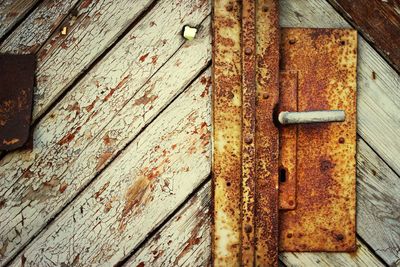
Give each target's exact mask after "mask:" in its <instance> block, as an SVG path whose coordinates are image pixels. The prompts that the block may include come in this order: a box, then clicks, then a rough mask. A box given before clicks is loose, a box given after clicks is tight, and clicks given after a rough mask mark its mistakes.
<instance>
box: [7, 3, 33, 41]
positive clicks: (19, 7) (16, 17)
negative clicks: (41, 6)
mask: <svg viewBox="0 0 400 267" xmlns="http://www.w3.org/2000/svg"><path fill="white" fill-rule="evenodd" d="M38 1H39V0H2V1H1V2H0V38H2V37H3V36H4V34H5V33H7V32H8V31H9V30H10V29H11V28H12V27H13V26H14V25H15V24H16V23H18V22H19V21H21V19H23V17H24V15H25V14H26V13H27V12H28V11H29V10H30V9H31V8H32V7H33V6H34V5H35V4H36V3H37V2H38Z"/></svg>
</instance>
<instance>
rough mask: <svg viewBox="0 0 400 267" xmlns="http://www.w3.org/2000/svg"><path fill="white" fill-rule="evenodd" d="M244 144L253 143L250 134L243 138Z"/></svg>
mask: <svg viewBox="0 0 400 267" xmlns="http://www.w3.org/2000/svg"><path fill="white" fill-rule="evenodd" d="M244 142H245V143H246V144H251V143H252V142H253V136H252V135H250V134H248V135H246V136H245V137H244Z"/></svg>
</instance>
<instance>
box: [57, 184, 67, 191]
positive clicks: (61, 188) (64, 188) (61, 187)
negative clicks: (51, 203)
mask: <svg viewBox="0 0 400 267" xmlns="http://www.w3.org/2000/svg"><path fill="white" fill-rule="evenodd" d="M67 187H68V184H67V183H65V182H63V183H62V184H61V185H60V188H59V189H58V191H60V193H64V191H65V190H66V189H67Z"/></svg>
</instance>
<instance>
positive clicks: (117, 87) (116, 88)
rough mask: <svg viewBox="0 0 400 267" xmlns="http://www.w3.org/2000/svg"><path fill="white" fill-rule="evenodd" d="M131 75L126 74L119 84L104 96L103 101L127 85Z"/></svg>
mask: <svg viewBox="0 0 400 267" xmlns="http://www.w3.org/2000/svg"><path fill="white" fill-rule="evenodd" d="M129 76H130V75H126V76H125V77H124V78H123V79H122V80H121V81H120V82H119V83H118V84H117V86H115V87H114V88H113V89H111V90H110V92H109V93H108V94H107V95H106V96H105V97H104V99H103V101H107V100H108V99H109V98H110V97H111V96H112V95H113V94H114V92H115V91H116V90H118V89H121V87H122V86H124V85H125V83H126V82H127V81H128V79H129Z"/></svg>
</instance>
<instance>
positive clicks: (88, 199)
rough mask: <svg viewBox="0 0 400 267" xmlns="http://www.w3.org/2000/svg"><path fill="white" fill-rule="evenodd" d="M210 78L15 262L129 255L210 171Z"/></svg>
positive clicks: (93, 260)
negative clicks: (200, 175)
mask: <svg viewBox="0 0 400 267" xmlns="http://www.w3.org/2000/svg"><path fill="white" fill-rule="evenodd" d="M207 81H210V73H209V72H206V73H205V74H203V75H202V76H201V77H199V78H197V79H196V81H195V82H194V83H193V84H192V85H191V86H190V87H189V89H188V90H187V91H185V92H184V93H183V94H182V95H181V96H179V97H178V99H176V100H175V101H174V102H173V103H172V104H171V106H169V107H168V108H167V109H166V110H165V111H164V112H163V113H162V114H161V115H160V116H159V117H158V118H157V119H156V120H155V121H154V122H153V123H152V124H151V125H150V126H148V127H147V128H146V129H145V130H144V131H143V132H142V133H141V134H140V135H139V136H138V137H137V138H136V139H135V140H134V141H133V142H132V143H131V144H129V146H128V147H127V148H125V150H124V152H123V153H122V154H121V155H120V156H119V157H118V158H117V159H116V160H114V161H113V162H112V163H111V165H110V166H109V167H108V168H107V169H106V170H105V171H104V172H103V173H102V174H101V175H100V176H99V177H98V178H97V179H96V180H95V181H94V183H93V184H92V185H91V186H90V187H89V188H87V190H85V191H84V192H82V193H81V194H80V195H79V197H78V198H77V199H75V200H74V201H73V202H72V203H71V204H70V205H69V206H68V207H67V208H66V209H65V210H64V211H63V212H62V214H61V215H60V216H58V217H57V219H56V220H55V221H54V222H53V223H52V224H51V225H50V226H49V228H47V229H46V231H45V232H43V233H42V234H41V235H39V236H38V238H36V239H35V241H34V242H32V243H30V245H29V246H28V247H27V248H26V249H25V250H24V251H23V252H22V253H21V254H20V256H19V257H18V258H17V259H16V260H15V261H14V263H13V264H12V265H14V266H16V265H18V264H20V263H21V262H22V261H25V263H26V264H29V265H36V266H44V265H47V264H51V262H57V263H59V264H60V263H65V264H67V265H70V264H73V263H74V262H75V264H79V265H82V266H86V265H93V264H94V265H95V264H105V263H107V264H110V265H111V264H115V263H117V262H118V261H120V260H121V259H123V258H124V257H126V256H127V255H129V252H130V251H131V250H132V249H134V248H135V246H137V245H138V244H139V243H140V242H141V241H142V240H143V239H144V238H145V237H146V235H147V233H148V232H149V231H151V229H153V228H154V227H155V226H157V224H159V223H160V221H162V220H163V219H164V218H165V217H166V216H167V215H168V214H169V213H171V212H172V211H173V210H174V209H175V208H176V207H177V206H178V205H179V204H180V203H182V202H183V201H184V200H185V198H186V197H187V195H188V194H190V193H191V192H192V191H193V189H194V188H196V187H197V186H198V185H199V184H200V183H201V182H202V180H204V179H205V178H207V177H208V174H209V170H210V163H211V162H210V158H211V155H210V143H209V140H210V131H209V127H210V124H211V121H210V98H209V87H210V84H209V83H207ZM124 117H125V116H124ZM124 117H123V118H124ZM125 118H126V117H125ZM165 121H168V122H169V123H163V122H165ZM120 123H122V122H120ZM198 174H202V175H203V177H202V178H200V177H199V176H198ZM115 176H117V177H119V179H113V177H115ZM193 177H195V178H196V179H193ZM161 207H162V208H161ZM78 240H79V241H78ZM110 240H112V242H110Z"/></svg>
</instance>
